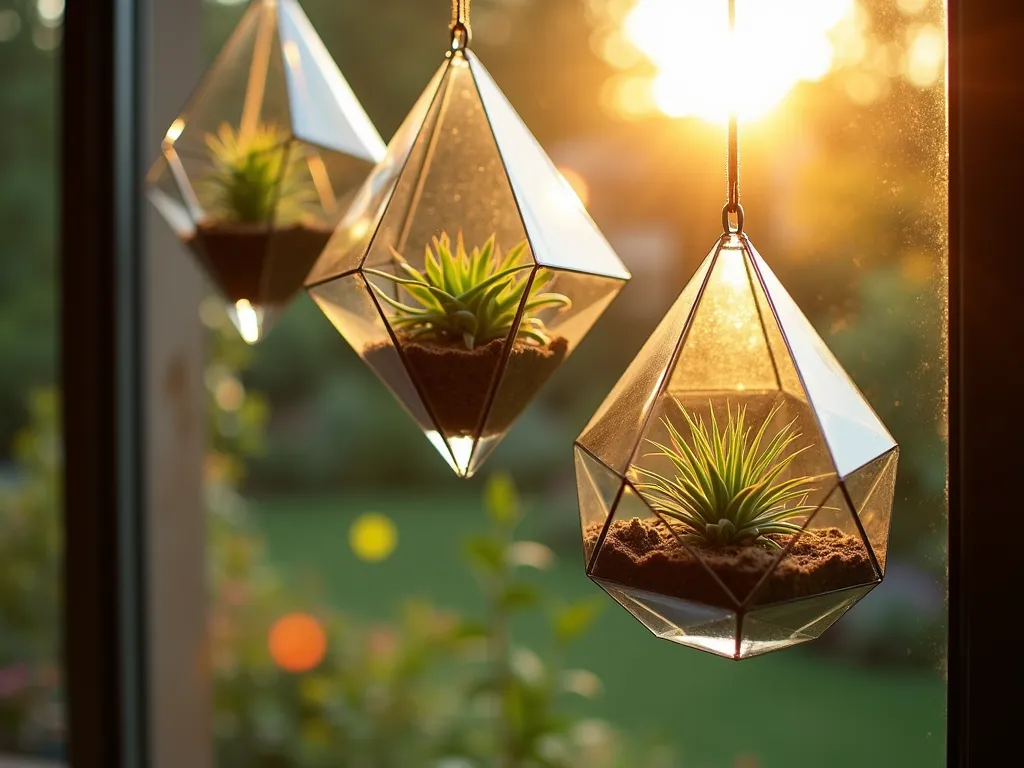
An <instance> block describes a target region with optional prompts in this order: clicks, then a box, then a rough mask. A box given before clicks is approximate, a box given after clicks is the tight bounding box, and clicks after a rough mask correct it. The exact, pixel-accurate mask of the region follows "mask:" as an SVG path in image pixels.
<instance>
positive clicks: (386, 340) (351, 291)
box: [309, 273, 434, 430]
mask: <svg viewBox="0 0 1024 768" xmlns="http://www.w3.org/2000/svg"><path fill="white" fill-rule="evenodd" d="M309 293H310V295H311V296H312V297H313V301H315V302H316V304H317V306H319V307H320V309H321V311H323V313H324V314H325V315H326V316H327V318H328V319H329V320H330V321H331V323H332V324H333V325H334V327H335V328H337V329H338V332H339V333H341V335H342V336H343V337H344V338H345V340H346V341H347V342H348V343H349V344H350V345H351V346H352V348H353V349H355V350H361V351H362V358H363V361H364V362H365V363H366V364H367V365H369V366H370V368H372V369H373V371H374V373H376V374H377V375H378V376H379V377H380V379H381V380H382V381H383V382H384V383H385V384H387V386H388V387H389V388H390V389H391V391H392V392H393V393H394V395H395V397H397V398H398V400H399V401H400V402H401V403H402V404H403V405H404V406H405V407H406V409H407V410H408V411H409V413H410V414H411V415H412V417H413V418H414V419H415V420H416V423H417V424H419V426H420V427H421V428H422V429H425V430H433V429H434V422H433V419H432V418H431V417H430V415H429V413H428V412H427V409H426V408H424V406H423V402H422V399H421V398H420V395H419V393H418V392H417V391H416V387H415V385H414V384H413V382H412V380H411V379H410V378H409V375H408V373H407V372H406V369H405V366H404V365H403V363H402V360H401V358H400V356H399V354H398V351H397V350H396V349H395V345H394V343H393V341H392V339H391V334H390V333H389V332H388V329H387V326H385V325H384V321H383V320H382V319H381V315H380V310H379V308H378V306H377V304H376V302H375V301H374V300H373V296H372V294H371V293H370V291H369V290H367V288H366V281H365V280H364V279H363V276H362V275H360V274H358V273H352V274H349V275H346V276H344V277H339V278H337V279H335V280H330V281H328V282H326V283H321V284H320V285H318V286H316V287H315V288H312V289H311V290H310V292H309Z"/></svg>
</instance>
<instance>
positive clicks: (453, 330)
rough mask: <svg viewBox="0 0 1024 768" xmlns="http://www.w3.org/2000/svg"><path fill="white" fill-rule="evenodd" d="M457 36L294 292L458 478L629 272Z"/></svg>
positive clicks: (487, 449)
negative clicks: (320, 315) (317, 311)
mask: <svg viewBox="0 0 1024 768" xmlns="http://www.w3.org/2000/svg"><path fill="white" fill-rule="evenodd" d="M460 27H461V25H456V34H455V36H454V38H453V49H452V50H451V51H450V52H449V53H448V55H447V56H446V59H445V61H444V63H443V64H442V66H441V67H440V69H439V70H438V71H437V73H436V74H435V75H434V77H433V79H432V80H431V82H430V84H429V85H428V87H427V88H426V90H425V91H424V93H423V95H422V96H421V97H420V98H419V100H418V102H417V103H416V104H415V106H414V107H413V109H412V111H411V112H410V114H409V116H408V117H407V118H406V120H405V122H404V123H403V124H402V126H401V127H400V128H399V130H398V132H397V133H396V134H395V137H394V139H392V141H391V143H390V145H389V146H388V150H387V153H386V156H385V159H384V160H383V162H382V163H381V164H380V165H379V166H378V167H377V168H376V169H375V170H374V172H373V173H372V174H371V176H370V178H369V179H368V180H367V181H366V184H365V185H364V186H363V188H362V189H361V190H360V192H359V193H358V195H357V198H356V200H355V201H354V203H353V204H352V206H351V207H350V208H349V209H348V211H347V213H346V215H345V217H344V219H343V221H342V223H341V225H340V226H339V227H338V229H337V231H336V232H335V234H334V237H333V238H332V239H331V241H330V242H329V243H328V245H327V248H326V250H325V251H324V253H323V255H322V256H321V258H320V260H319V261H318V262H317V264H316V265H315V266H314V268H313V271H312V272H311V273H310V276H309V281H308V283H307V289H308V291H309V293H310V295H311V296H312V297H313V299H314V301H316V303H317V304H318V305H319V306H320V308H321V309H322V310H323V312H324V313H325V314H326V315H327V317H328V318H329V319H330V320H331V322H332V323H333V324H334V325H335V327H336V328H337V329H338V331H339V332H340V333H341V334H342V336H344V337H345V339H346V340H347V341H348V342H349V344H350V345H351V346H352V347H353V349H355V351H356V352H357V353H358V354H359V355H360V356H361V357H362V359H363V360H364V361H365V362H366V364H367V365H368V366H369V367H370V368H371V369H373V371H374V372H375V373H376V374H377V376H378V377H379V378H380V379H382V380H383V382H384V383H385V384H386V385H387V386H388V387H389V388H390V389H391V391H392V392H393V393H394V395H395V396H396V397H397V398H398V400H399V401H401V402H402V404H403V405H404V406H405V408H406V409H407V410H408V412H409V413H410V415H411V416H412V418H413V419H415V421H416V422H417V424H418V425H419V427H420V428H421V429H422V430H423V432H424V433H425V434H426V435H427V437H428V438H429V439H430V441H431V442H432V443H433V445H434V446H435V447H436V448H437V450H438V451H439V452H440V453H441V455H442V456H443V457H444V458H445V459H446V460H447V461H448V463H449V465H450V466H451V467H452V469H453V470H454V471H455V472H456V474H458V475H459V476H462V477H469V476H470V475H472V474H473V473H474V472H475V471H476V470H477V469H478V468H479V467H480V465H481V464H482V463H483V462H484V460H485V459H486V458H487V456H488V455H490V453H491V452H492V451H493V450H494V448H495V446H496V445H497V444H498V442H499V441H500V440H501V438H502V437H503V436H504V434H505V433H506V431H507V430H508V429H509V427H510V426H511V424H512V422H513V421H514V420H515V419H516V417H517V416H518V415H519V414H520V413H521V412H522V411H523V410H524V409H525V407H526V405H527V404H528V403H529V402H530V400H531V399H532V398H533V396H534V395H535V394H536V393H537V391H538V390H539V389H540V388H541V386H542V385H543V384H544V383H545V381H546V380H547V379H548V377H549V376H550V375H551V374H552V373H553V372H554V371H555V369H556V368H557V367H558V366H559V365H560V364H561V363H562V362H563V361H564V360H565V359H566V358H567V357H568V356H569V355H570V354H571V353H572V351H573V350H574V349H575V348H576V346H577V344H579V342H580V340H581V339H582V338H583V336H584V335H585V334H586V333H587V331H588V330H589V329H590V327H591V326H592V325H593V323H594V322H595V321H596V320H597V318H598V317H599V316H600V315H601V313H602V312H603V311H604V310H605V308H606V307H607V306H608V305H609V304H610V303H611V301H612V300H613V299H614V298H615V296H616V295H617V294H618V292H619V290H620V289H621V288H622V286H623V285H624V284H625V282H626V281H627V280H628V279H629V273H628V272H627V271H626V269H625V267H624V266H623V265H622V263H621V262H620V261H619V259H618V257H617V256H616V255H615V253H614V251H613V250H612V248H611V246H610V245H609V244H608V242H607V241H606V240H605V238H604V237H603V236H602V234H601V233H600V232H599V231H598V229H597V227H596V226H595V224H594V222H593V221H592V220H591V218H590V216H589V215H588V214H587V212H586V210H585V209H584V206H583V204H582V203H581V202H580V200H579V198H578V197H577V196H576V194H575V192H574V191H573V190H572V188H571V187H570V186H569V184H568V182H566V180H565V179H564V177H563V176H562V175H561V174H560V173H559V172H558V170H557V169H556V168H555V166H554V165H553V164H552V162H551V160H550V159H549V158H548V156H547V155H546V154H545V153H544V151H543V149H542V148H541V147H540V145H539V144H538V142H537V140H536V139H535V138H534V137H533V135H532V134H531V133H530V131H529V129H528V128H527V127H526V125H525V124H524V123H523V121H522V120H521V119H520V117H519V115H518V114H517V113H516V112H515V110H514V109H513V107H512V106H511V105H510V104H509V102H508V101H507V100H506V98H505V96H504V95H503V94H502V93H501V91H500V90H499V89H498V87H497V85H495V83H494V81H493V80H492V79H491V76H490V75H489V74H488V73H487V70H486V69H484V67H483V65H482V64H481V63H480V60H479V59H478V58H477V57H476V56H475V55H474V54H473V53H472V52H471V51H469V50H468V49H467V48H466V47H465V43H466V41H467V40H468V30H466V29H465V28H460Z"/></svg>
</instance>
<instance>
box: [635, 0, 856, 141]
mask: <svg viewBox="0 0 1024 768" xmlns="http://www.w3.org/2000/svg"><path fill="white" fill-rule="evenodd" d="M727 7H728V6H727V3H726V0H718V2H710V1H709V0H638V2H637V4H636V5H635V6H634V7H633V9H632V10H631V11H630V12H629V14H628V15H627V16H626V18H625V23H624V29H623V31H624V32H625V36H626V38H627V39H628V40H629V42H630V43H631V44H633V45H634V46H635V47H636V48H637V49H639V50H640V51H641V52H642V53H643V54H644V55H645V56H646V57H647V58H648V59H650V60H651V62H652V63H653V64H654V66H655V67H656V68H657V73H656V75H655V77H654V80H653V82H652V83H651V96H652V98H653V100H654V103H655V105H656V106H657V108H658V109H659V110H660V111H661V112H663V113H665V114H666V115H669V116H672V117H699V118H703V119H705V120H711V121H715V122H722V121H725V120H727V119H728V116H729V113H730V112H731V111H732V110H733V109H735V110H736V112H737V114H738V115H739V117H740V118H742V119H747V120H750V119H755V118H758V117H762V116H764V115H765V114H767V113H768V112H769V111H771V109H772V108H774V107H775V106H776V105H778V104H779V103H780V102H781V101H782V100H783V99H784V98H785V97H786V96H787V95H788V94H789V92H790V91H792V90H793V88H795V87H796V85H797V84H798V83H800V82H815V81H817V80H820V79H821V78H822V77H824V76H825V75H826V74H828V72H829V71H830V70H831V69H832V67H833V60H834V56H835V48H834V45H833V40H832V38H831V36H830V33H831V32H832V31H833V30H834V29H835V28H836V27H837V26H838V25H839V24H840V23H841V22H842V21H843V20H844V19H847V18H848V17H849V16H850V15H852V14H853V13H854V10H855V0H736V34H735V37H733V36H732V35H730V32H729V19H728V13H727Z"/></svg>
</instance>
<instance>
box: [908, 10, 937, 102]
mask: <svg viewBox="0 0 1024 768" xmlns="http://www.w3.org/2000/svg"><path fill="white" fill-rule="evenodd" d="M945 61H946V36H945V35H944V34H943V32H942V30H941V29H940V28H939V27H937V26H936V25H934V24H923V25H921V26H918V27H913V28H911V29H910V30H909V31H908V33H907V57H906V75H907V80H909V81H910V82H911V83H912V84H914V85H916V86H918V87H919V88H927V87H928V86H931V85H934V84H935V83H937V82H938V80H939V78H940V77H941V76H942V72H943V66H944V65H945Z"/></svg>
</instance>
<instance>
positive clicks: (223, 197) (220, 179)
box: [197, 123, 316, 224]
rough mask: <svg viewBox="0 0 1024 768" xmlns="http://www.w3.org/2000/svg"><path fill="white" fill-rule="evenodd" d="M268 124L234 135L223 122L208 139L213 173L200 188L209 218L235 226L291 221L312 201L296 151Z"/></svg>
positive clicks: (285, 134) (300, 158) (296, 218)
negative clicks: (236, 224)
mask: <svg viewBox="0 0 1024 768" xmlns="http://www.w3.org/2000/svg"><path fill="white" fill-rule="evenodd" d="M288 140H289V137H288V134H287V133H286V132H285V131H284V130H282V129H280V128H278V127H277V126H274V125H270V124H259V125H257V126H256V127H255V129H253V130H251V131H244V130H243V131H237V132H236V131H235V129H234V128H233V127H232V126H231V125H229V124H228V123H222V124H221V126H220V128H219V129H218V130H217V133H216V134H212V133H210V134H207V135H206V146H207V149H208V150H209V154H210V162H211V166H212V167H211V169H210V170H209V171H208V172H207V174H206V175H205V177H204V178H203V180H202V182H201V183H200V184H199V185H198V189H197V191H198V193H199V195H200V199H201V201H202V203H203V205H204V207H205V208H206V210H207V212H208V213H209V215H210V217H211V218H213V219H214V220H217V221H222V222H232V223H239V224H282V223H290V222H295V221H297V220H298V219H301V218H302V217H303V216H304V215H305V214H306V213H307V206H308V205H309V204H310V203H312V202H314V201H315V199H316V195H315V190H314V189H313V188H312V186H311V182H310V180H309V177H308V173H307V174H304V173H303V162H302V156H301V153H300V151H299V150H297V149H296V148H294V147H289V146H288V144H287V142H288Z"/></svg>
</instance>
